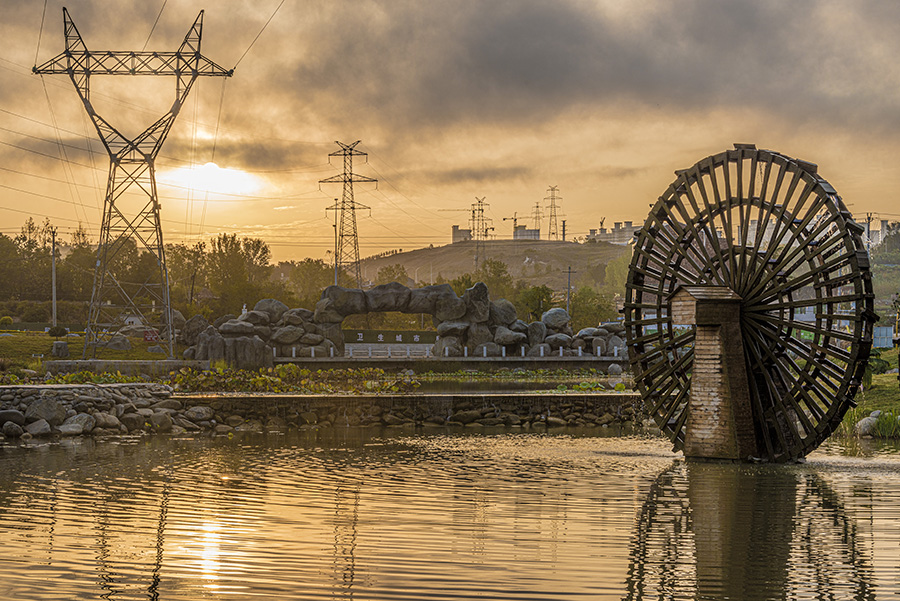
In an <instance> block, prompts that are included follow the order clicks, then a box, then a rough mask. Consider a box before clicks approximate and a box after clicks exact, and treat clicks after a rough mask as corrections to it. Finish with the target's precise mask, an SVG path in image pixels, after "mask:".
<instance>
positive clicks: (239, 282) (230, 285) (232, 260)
mask: <svg viewBox="0 0 900 601" xmlns="http://www.w3.org/2000/svg"><path fill="white" fill-rule="evenodd" d="M207 271H208V278H209V288H210V290H211V291H212V292H213V294H215V295H216V296H217V297H218V299H219V300H218V303H215V304H216V305H217V306H216V307H215V308H216V309H218V311H217V312H220V313H228V312H230V313H238V312H240V309H241V307H242V305H243V304H244V303H247V302H250V303H253V302H255V300H258V299H253V298H252V297H253V294H252V292H253V287H252V285H251V284H250V281H249V277H248V274H247V261H246V258H245V256H244V253H243V249H242V247H241V241H240V240H239V239H238V237H237V234H219V235H218V236H217V237H216V238H214V239H213V241H212V242H211V244H210V251H209V255H208V256H207Z"/></svg>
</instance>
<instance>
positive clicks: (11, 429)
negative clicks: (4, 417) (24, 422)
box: [0, 422, 25, 438]
mask: <svg viewBox="0 0 900 601" xmlns="http://www.w3.org/2000/svg"><path fill="white" fill-rule="evenodd" d="M0 431H2V432H3V436H5V437H7V438H18V437H20V436H22V434H24V433H25V430H24V429H22V426H21V425H19V424H17V423H15V422H4V423H3V429H2V430H0Z"/></svg>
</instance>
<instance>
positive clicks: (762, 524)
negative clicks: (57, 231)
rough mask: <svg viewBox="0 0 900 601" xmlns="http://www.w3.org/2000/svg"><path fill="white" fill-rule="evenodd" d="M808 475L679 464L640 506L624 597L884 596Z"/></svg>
mask: <svg viewBox="0 0 900 601" xmlns="http://www.w3.org/2000/svg"><path fill="white" fill-rule="evenodd" d="M864 539H865V536H864V535H863V534H862V533H861V532H860V530H859V524H858V523H857V522H856V520H855V519H854V517H853V516H852V515H851V513H850V512H849V511H848V510H847V508H846V507H845V505H844V503H843V502H842V500H841V498H840V496H839V495H838V493H837V492H836V491H835V490H834V489H833V488H832V487H831V486H830V485H829V484H828V482H827V481H825V480H824V479H823V478H822V477H821V476H820V475H819V474H817V473H816V472H814V471H812V470H806V469H789V468H788V469H786V468H783V467H771V466H753V467H748V466H739V465H731V464H727V465H723V464H711V463H688V464H685V463H681V462H679V463H676V464H675V465H673V466H672V467H670V468H669V469H667V470H666V471H664V472H663V473H661V474H660V475H659V476H658V477H657V478H656V480H655V481H654V482H653V484H652V485H651V487H650V490H649V492H648V495H647V498H646V500H645V502H644V504H643V506H642V507H641V509H640V511H639V513H638V516H637V522H636V524H635V530H634V535H633V537H632V542H631V549H630V552H629V568H628V573H627V578H626V594H625V596H624V599H627V600H632V599H634V600H637V599H707V598H731V599H743V600H746V601H753V600H757V599H759V600H766V601H768V600H770V599H795V598H802V599H805V598H810V599H812V598H816V599H818V598H822V599H831V598H835V599H836V598H840V599H854V600H856V601H867V600H872V599H875V593H874V591H873V585H872V580H873V578H874V574H873V569H872V557H871V553H867V552H866V550H865V548H864V547H865V545H864Z"/></svg>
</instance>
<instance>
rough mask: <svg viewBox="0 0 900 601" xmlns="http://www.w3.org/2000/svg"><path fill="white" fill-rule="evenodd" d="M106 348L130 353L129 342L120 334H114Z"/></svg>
mask: <svg viewBox="0 0 900 601" xmlns="http://www.w3.org/2000/svg"><path fill="white" fill-rule="evenodd" d="M106 348H108V349H110V350H113V351H130V350H131V341H130V340H128V338H127V337H125V336H122V335H121V334H116V335H115V336H113V337H112V338H110V339H109V341H108V342H107V343H106Z"/></svg>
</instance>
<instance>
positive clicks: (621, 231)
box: [587, 221, 642, 244]
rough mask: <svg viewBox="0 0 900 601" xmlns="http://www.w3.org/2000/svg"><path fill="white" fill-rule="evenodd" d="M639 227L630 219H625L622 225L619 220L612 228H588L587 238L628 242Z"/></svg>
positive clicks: (611, 242) (620, 242)
mask: <svg viewBox="0 0 900 601" xmlns="http://www.w3.org/2000/svg"><path fill="white" fill-rule="evenodd" d="M641 227H642V226H641V225H634V223H633V222H631V221H626V222H625V223H624V225H623V223H622V222H621V221H616V222H615V223H614V224H613V227H612V229H607V228H605V227H601V228H599V229H592V230H590V232H589V233H588V235H587V239H588V240H596V241H597V242H609V243H610V244H628V243H629V242H631V240H632V239H633V238H634V234H635V232H639V231H640V230H641Z"/></svg>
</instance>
